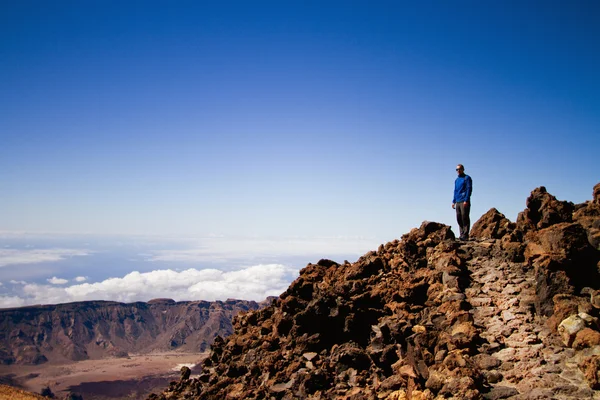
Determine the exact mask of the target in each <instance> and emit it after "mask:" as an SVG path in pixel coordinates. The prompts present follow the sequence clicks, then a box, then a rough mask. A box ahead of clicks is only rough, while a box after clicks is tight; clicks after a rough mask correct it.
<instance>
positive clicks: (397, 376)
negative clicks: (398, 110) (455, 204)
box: [149, 184, 600, 400]
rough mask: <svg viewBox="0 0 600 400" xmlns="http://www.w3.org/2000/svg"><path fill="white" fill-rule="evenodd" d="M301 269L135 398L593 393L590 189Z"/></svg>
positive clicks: (597, 375)
mask: <svg viewBox="0 0 600 400" xmlns="http://www.w3.org/2000/svg"><path fill="white" fill-rule="evenodd" d="M526 205H527V208H526V209H525V210H524V211H523V212H521V213H520V214H519V216H518V218H517V221H516V222H511V221H509V220H508V219H507V218H506V217H505V216H504V215H503V214H501V213H500V212H499V211H497V210H496V209H491V210H490V211H488V212H487V213H486V214H485V215H483V216H482V217H481V218H480V219H479V220H478V221H477V222H476V223H475V224H474V225H473V229H472V239H471V240H470V241H466V242H463V241H456V240H455V235H454V233H453V232H452V230H451V229H450V227H449V226H446V225H443V224H440V223H436V222H424V223H423V224H422V225H421V227H420V228H418V229H413V230H412V231H411V232H409V233H408V234H405V235H403V236H402V238H401V240H394V241H392V242H389V243H387V244H385V245H381V246H380V247H379V249H378V250H377V251H372V252H370V253H367V254H365V255H364V256H362V257H361V258H360V259H358V260H357V261H356V262H354V263H349V262H347V261H346V262H344V263H343V264H338V263H336V262H334V261H330V260H320V261H319V262H317V263H316V264H309V265H308V266H307V267H306V268H304V269H303V270H302V271H301V272H300V275H299V277H298V278H297V279H296V280H295V281H294V282H293V283H292V284H291V285H290V287H289V288H288V289H287V290H286V291H285V292H284V293H283V294H282V295H281V296H280V297H279V298H278V299H277V300H275V301H274V302H273V303H272V304H271V305H270V306H268V307H266V308H264V309H260V310H257V311H249V312H247V313H243V314H240V315H238V316H237V317H236V318H235V320H234V333H233V334H232V335H230V336H228V337H227V338H226V339H222V338H220V337H218V338H217V339H216V340H215V342H214V344H213V346H212V349H211V353H210V356H209V357H208V358H207V359H206V360H205V362H204V364H203V368H202V372H201V373H200V374H199V375H197V376H192V377H190V373H189V370H187V369H186V368H185V367H184V369H183V371H182V377H181V380H179V381H174V382H172V383H171V385H170V386H169V387H168V388H167V389H166V390H165V391H164V392H163V393H161V394H152V395H151V396H150V397H149V399H152V400H156V399H161V400H165V399H347V400H360V399H389V400H401V399H414V400H425V399H427V400H429V399H531V400H533V399H573V400H574V399H578V400H580V399H600V325H599V319H598V317H599V311H600V310H599V308H600V291H599V289H600V277H599V267H600V265H599V260H600V250H599V245H600V240H599V239H600V235H599V234H600V184H598V185H596V186H595V187H594V190H593V200H591V201H589V202H586V203H583V204H573V203H571V202H568V201H560V200H557V199H556V198H555V197H554V196H552V195H551V194H550V193H548V192H547V191H546V189H545V188H544V187H539V188H537V189H535V190H534V191H533V192H532V193H531V195H530V196H529V198H528V199H527V203H526Z"/></svg>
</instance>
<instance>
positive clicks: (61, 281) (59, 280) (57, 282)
mask: <svg viewBox="0 0 600 400" xmlns="http://www.w3.org/2000/svg"><path fill="white" fill-rule="evenodd" d="M46 280H47V281H48V282H50V283H51V284H53V285H64V284H65V283H67V282H69V280H68V279H62V278H57V277H55V276H53V277H52V278H50V279H46Z"/></svg>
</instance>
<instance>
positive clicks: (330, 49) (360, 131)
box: [0, 0, 600, 242]
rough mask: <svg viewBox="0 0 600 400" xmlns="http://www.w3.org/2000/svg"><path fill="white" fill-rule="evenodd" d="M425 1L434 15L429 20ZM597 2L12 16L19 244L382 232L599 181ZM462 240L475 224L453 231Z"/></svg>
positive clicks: (279, 5)
mask: <svg viewBox="0 0 600 400" xmlns="http://www.w3.org/2000/svg"><path fill="white" fill-rule="evenodd" d="M417 3H418V4H417ZM598 21H600V2H598V1H592V0H590V1H534V2H532V1H483V2H482V1H457V2H447V1H424V2H400V1H389V2H388V1H347V0H346V1H260V0H258V1H210V2H208V1H160V2H159V1H27V0H18V1H16V0H15V1H3V2H2V3H1V4H0V193H1V195H0V230H8V231H13V230H19V231H51V232H53V231H58V232H75V233H76V232H91V233H131V234H133V233H151V234H170V235H171V234H173V235H174V234H183V235H189V234H199V235H204V234H208V233H216V234H224V235H259V236H272V237H284V236H309V237H310V236H315V237H318V236H328V235H329V236H331V235H335V236H337V235H340V236H366V237H374V238H377V239H378V240H380V242H385V241H388V240H392V239H394V238H396V237H399V236H400V235H401V234H403V233H406V232H407V231H408V230H409V229H410V228H412V227H414V226H418V225H419V224H420V223H421V221H423V220H435V221H440V222H445V223H448V224H452V225H453V226H455V225H456V222H455V218H454V211H453V210H452V209H451V207H450V204H451V200H452V190H453V181H454V178H455V171H454V168H455V166H456V164H457V163H462V164H464V165H465V167H466V172H467V173H468V174H470V175H471V176H472V178H473V181H474V193H473V199H472V201H473V211H472V219H473V220H476V219H477V218H478V217H479V216H480V215H481V214H483V213H484V212H485V211H487V210H488V209H489V208H491V207H496V208H498V209H499V210H500V211H502V212H504V213H505V214H506V215H507V216H508V217H509V218H510V219H512V220H515V218H516V215H517V213H518V212H519V211H521V210H522V209H523V208H524V207H525V199H526V197H527V196H528V194H529V192H530V191H531V190H533V189H534V188H535V187H537V186H540V185H545V186H546V187H547V188H548V190H549V191H550V192H551V193H553V194H554V195H556V196H557V197H558V198H559V199H566V200H571V201H574V202H583V201H585V200H588V199H590V198H591V193H592V187H593V185H594V184H596V183H597V182H599V181H600V168H599V164H598V154H599V153H600V72H599V71H600V23H598ZM455 231H456V228H455Z"/></svg>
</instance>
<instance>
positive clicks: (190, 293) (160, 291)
mask: <svg viewBox="0 0 600 400" xmlns="http://www.w3.org/2000/svg"><path fill="white" fill-rule="evenodd" d="M297 274H298V270H297V269H295V268H292V267H287V266H284V265H281V264H261V265H255V266H251V267H248V268H242V269H239V270H236V271H229V272H223V271H219V270H216V269H203V270H198V269H193V268H192V269H187V270H184V271H174V270H171V269H166V270H156V271H151V272H145V273H140V272H136V271H134V272H131V273H129V274H127V275H125V276H123V277H122V278H110V279H106V280H104V281H102V282H97V283H82V284H75V285H70V286H62V287H58V286H55V285H56V284H64V283H67V280H66V279H59V278H56V277H54V278H51V279H48V282H50V283H51V285H40V284H35V283H27V284H24V285H23V286H22V287H21V290H20V293H18V295H17V296H0V307H1V308H7V307H17V306H22V305H26V304H57V303H67V302H72V301H84V300H113V301H120V302H126V303H128V302H134V301H148V300H150V299H153V298H159V297H167V298H172V299H174V300H176V301H183V300H209V301H214V300H226V299H228V298H235V299H243V300H256V301H261V300H264V299H265V298H266V297H268V296H278V295H280V294H281V293H282V292H283V291H285V289H287V287H288V286H289V284H290V282H291V281H292V280H293V279H294V278H295V276H297Z"/></svg>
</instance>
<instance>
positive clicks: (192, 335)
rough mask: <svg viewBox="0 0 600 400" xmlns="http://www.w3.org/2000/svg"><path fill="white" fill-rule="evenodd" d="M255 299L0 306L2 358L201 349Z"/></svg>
mask: <svg viewBox="0 0 600 400" xmlns="http://www.w3.org/2000/svg"><path fill="white" fill-rule="evenodd" d="M258 308H259V304H258V303H256V302H253V301H242V300H227V301H225V302H220V301H217V302H208V301H191V302H189V301H188V302H177V303H176V302H175V301H173V300H170V299H156V300H151V301H149V302H148V303H143V302H137V303H131V304H124V303H117V302H111V301H86V302H79V303H69V304H59V305H49V306H32V307H21V308H12V309H3V310H0V362H2V363H3V364H13V363H16V364H39V363H42V362H46V361H48V360H51V361H54V360H56V361H60V360H64V359H67V360H75V361H77V360H85V359H97V358H103V357H126V356H127V355H128V353H129V352H136V353H143V352H150V351H157V350H158V351H165V350H181V351H186V352H201V351H204V350H205V349H208V347H209V345H210V344H211V343H212V341H213V340H214V338H215V337H216V336H218V335H221V336H227V335H229V334H230V333H231V332H232V331H233V329H232V325H231V320H232V318H233V316H234V315H235V314H237V313H238V312H240V311H248V310H256V309H258Z"/></svg>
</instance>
